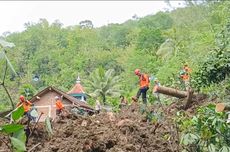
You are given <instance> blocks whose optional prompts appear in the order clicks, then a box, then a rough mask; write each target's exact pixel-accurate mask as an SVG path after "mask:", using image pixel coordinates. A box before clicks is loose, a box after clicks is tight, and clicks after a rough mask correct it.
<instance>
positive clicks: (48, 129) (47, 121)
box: [45, 117, 53, 136]
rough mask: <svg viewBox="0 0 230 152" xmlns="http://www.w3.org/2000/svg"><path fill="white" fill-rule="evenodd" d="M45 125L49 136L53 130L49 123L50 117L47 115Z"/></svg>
mask: <svg viewBox="0 0 230 152" xmlns="http://www.w3.org/2000/svg"><path fill="white" fill-rule="evenodd" d="M45 125H46V130H47V132H48V134H49V136H51V135H53V130H52V127H51V123H50V118H49V117H46V119H45Z"/></svg>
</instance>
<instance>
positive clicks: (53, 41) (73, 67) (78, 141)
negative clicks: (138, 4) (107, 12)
mask: <svg viewBox="0 0 230 152" xmlns="http://www.w3.org/2000/svg"><path fill="white" fill-rule="evenodd" d="M164 2H165V3H166V4H167V5H168V6H169V8H170V9H168V10H165V11H160V12H157V13H156V14H152V15H147V16H144V17H139V16H138V15H133V17H131V18H130V19H129V20H127V21H125V22H124V23H121V24H118V23H110V24H108V25H104V26H101V27H94V24H93V22H92V21H91V20H88V19H86V20H83V21H81V22H79V24H76V25H72V26H67V27H64V26H63V23H62V22H61V21H60V20H55V21H54V22H48V20H47V19H45V18H41V19H40V20H38V21H37V22H27V23H25V24H24V27H25V30H24V31H21V32H5V33H4V34H2V35H1V36H0V70H1V72H0V84H1V85H0V97H1V98H0V116H1V117H0V151H16V152H21V151H22V152H23V151H28V152H36V151H42V152H67V151H68V152H230V77H229V76H230V1H228V0H200V1H197V0H184V1H181V2H183V3H184V5H185V6H184V7H181V8H174V7H172V6H171V1H170V0H165V1H164ZM185 66H186V67H189V68H188V69H189V70H188V71H187V70H186V69H185V71H183V69H184V67H185ZM186 74H187V75H186ZM186 76H187V77H186ZM144 83H148V85H147V86H144V89H143V87H142V86H143V85H144ZM75 84H80V85H81V89H80V90H81V91H82V92H81V93H83V94H84V98H85V100H86V101H80V99H79V98H78V99H76V98H74V97H75V96H70V95H71V94H69V93H68V92H69V91H70V90H71V89H72V88H73V87H74V86H75ZM76 86H77V85H76ZM47 87H48V88H49V89H48V88H47ZM146 88H147V89H146ZM82 89H84V91H83V90H82ZM138 90H139V91H138ZM49 91H50V92H49ZM137 92H138V93H137ZM55 93H56V94H57V96H56V95H55V96H56V97H55V98H54V97H53V94H55ZM19 97H20V99H19ZM22 98H25V99H26V100H28V101H31V103H32V104H31V105H32V106H33V107H35V108H34V109H36V106H37V109H39V106H40V107H42V106H44V107H45V106H46V105H45V103H47V102H48V101H52V104H53V102H55V100H59V98H60V99H62V102H63V105H64V107H65V108H64V109H65V110H63V115H58V114H57V115H56V114H55V112H54V115H55V116H54V117H53V112H52V110H50V111H49V113H47V118H46V119H45V117H44V121H42V120H43V117H41V119H40V117H39V116H41V115H43V116H45V115H46V111H45V110H44V111H42V110H41V111H42V112H41V111H39V110H38V112H37V114H34V112H33V113H32V112H31V115H32V116H33V115H37V116H36V120H34V121H33V119H32V118H31V117H30V116H28V113H29V112H27V111H26V110H25V107H24V104H23V103H22V105H23V106H18V105H17V103H18V102H19V100H22ZM51 98H52V100H51ZM56 102H57V101H56ZM68 102H71V106H69V107H71V108H73V107H74V109H75V111H74V110H73V109H72V110H71V109H68V104H67V103H68ZM29 103H30V102H29ZM42 104H43V105H42ZM54 104H55V103H54ZM23 108H24V109H23ZM54 108H55V106H54ZM56 108H57V110H60V109H62V107H61V108H60V109H58V105H57V103H56ZM40 109H42V108H40ZM51 109H52V107H51ZM54 110H56V109H54ZM61 111H62V110H61ZM40 112H41V114H40ZM43 113H44V114H43ZM48 115H49V117H48ZM27 117H28V121H27Z"/></svg>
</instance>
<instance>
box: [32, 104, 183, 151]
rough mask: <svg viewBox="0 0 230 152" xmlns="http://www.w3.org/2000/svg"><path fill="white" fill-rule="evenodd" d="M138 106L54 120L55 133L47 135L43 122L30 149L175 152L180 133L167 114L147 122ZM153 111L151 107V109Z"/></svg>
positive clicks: (33, 138)
mask: <svg viewBox="0 0 230 152" xmlns="http://www.w3.org/2000/svg"><path fill="white" fill-rule="evenodd" d="M139 109H140V107H139V106H138V105H135V106H131V107H129V108H126V109H123V111H122V112H120V113H118V114H114V113H106V112H104V113H100V114H98V115H95V116H91V117H82V116H71V118H70V119H64V120H62V121H60V122H58V123H53V130H54V135H53V136H52V137H48V135H47V133H46V131H45V127H44V126H42V124H40V126H39V127H38V130H37V132H36V133H35V134H34V135H33V137H32V138H31V139H30V141H29V144H28V149H30V148H32V147H33V146H34V145H36V144H37V143H41V144H40V145H39V146H37V147H36V148H34V149H33V150H32V151H34V152H35V151H36V152H37V151H42V152H176V151H179V149H178V135H177V131H176V129H175V127H174V126H173V122H172V120H171V119H170V117H169V118H168V117H167V116H166V117H165V118H164V119H162V120H161V121H159V122H148V121H147V120H146V114H141V113H140V111H139ZM148 109H149V110H151V107H149V108H148Z"/></svg>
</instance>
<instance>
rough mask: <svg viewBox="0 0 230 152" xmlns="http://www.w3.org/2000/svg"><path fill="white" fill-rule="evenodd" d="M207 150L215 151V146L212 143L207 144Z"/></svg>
mask: <svg viewBox="0 0 230 152" xmlns="http://www.w3.org/2000/svg"><path fill="white" fill-rule="evenodd" d="M208 151H209V152H216V146H215V145H213V144H210V145H208Z"/></svg>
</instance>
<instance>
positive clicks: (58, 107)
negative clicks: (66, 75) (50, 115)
mask: <svg viewBox="0 0 230 152" xmlns="http://www.w3.org/2000/svg"><path fill="white" fill-rule="evenodd" d="M55 100H56V115H58V116H60V115H61V113H63V112H64V105H63V103H62V102H61V100H60V98H59V97H58V96H56V97H55Z"/></svg>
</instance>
